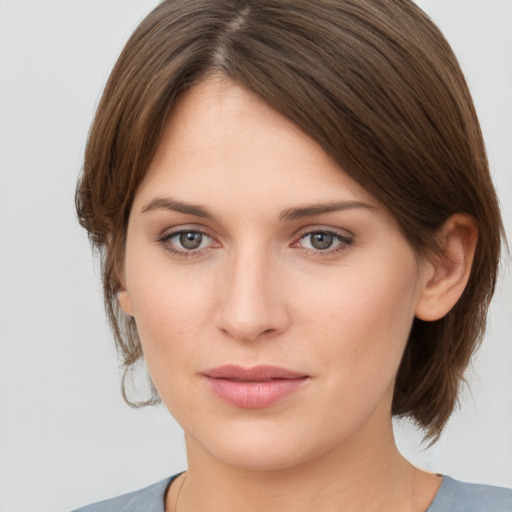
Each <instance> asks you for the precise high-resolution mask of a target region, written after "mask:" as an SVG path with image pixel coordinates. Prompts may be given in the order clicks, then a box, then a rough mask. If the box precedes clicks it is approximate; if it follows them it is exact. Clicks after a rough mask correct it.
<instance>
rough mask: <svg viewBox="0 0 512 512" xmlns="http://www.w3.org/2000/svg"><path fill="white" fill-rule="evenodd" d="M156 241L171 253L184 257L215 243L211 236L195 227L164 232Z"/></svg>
mask: <svg viewBox="0 0 512 512" xmlns="http://www.w3.org/2000/svg"><path fill="white" fill-rule="evenodd" d="M158 242H159V243H160V244H162V245H163V247H164V249H165V250H167V251H168V252H170V253H171V254H174V255H177V256H184V257H186V256H192V255H196V254H197V253H199V252H201V249H206V248H208V247H212V246H214V245H215V244H216V242H215V240H214V239H213V238H212V237H210V236H208V235H207V234H206V233H204V232H203V231H199V230H196V229H180V230H179V231H172V232H170V233H165V234H164V235H163V236H162V237H161V238H159V240H158Z"/></svg>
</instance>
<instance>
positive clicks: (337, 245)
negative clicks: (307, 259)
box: [297, 230, 353, 254]
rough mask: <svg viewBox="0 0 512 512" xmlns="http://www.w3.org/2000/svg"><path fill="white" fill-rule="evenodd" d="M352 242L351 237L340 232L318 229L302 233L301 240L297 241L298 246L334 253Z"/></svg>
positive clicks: (317, 251)
mask: <svg viewBox="0 0 512 512" xmlns="http://www.w3.org/2000/svg"><path fill="white" fill-rule="evenodd" d="M352 242H353V241H352V239H351V238H349V237H347V236H344V235H342V234H340V233H336V232H334V231H328V230H317V231H310V232H308V233H305V234H304V235H302V236H301V237H300V240H299V242H297V246H299V247H302V248H304V249H306V250H308V251H313V252H315V253H321V252H323V253H328V254H333V253H337V252H339V251H342V250H345V249H347V248H348V246H349V245H351V244H352Z"/></svg>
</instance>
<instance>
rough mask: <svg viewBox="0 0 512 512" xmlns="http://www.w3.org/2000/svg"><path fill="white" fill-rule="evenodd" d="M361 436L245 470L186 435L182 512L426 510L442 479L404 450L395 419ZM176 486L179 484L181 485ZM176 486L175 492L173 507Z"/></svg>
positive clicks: (171, 498) (171, 499) (170, 501)
mask: <svg viewBox="0 0 512 512" xmlns="http://www.w3.org/2000/svg"><path fill="white" fill-rule="evenodd" d="M357 437H362V439H352V440H350V442H347V443H344V445H343V446H335V447H329V449H328V450H326V451H325V453H323V454H320V455H318V456H317V457H316V458H314V459H311V458H309V459H308V460H307V461H304V462H303V463H299V464H295V465H293V467H283V468H281V469H271V470H268V469H254V468H240V467H239V466H234V465H231V464H227V463H225V462H223V461H220V460H218V459H216V458H214V457H212V456H211V455H210V454H208V453H207V452H205V451H204V449H203V448H202V447H201V446H200V445H198V444H197V443H196V442H195V441H194V440H193V439H190V438H187V440H186V441H187V453H188V459H189V470H188V471H187V479H186V485H184V486H183V488H182V489H181V491H182V492H180V497H179V504H178V507H177V508H178V512H189V511H195V510H201V511H205V512H217V511H219V512H220V511H222V512H235V511H237V512H238V511H239V510H244V511H248V512H260V511H265V512H266V511H268V510H279V511H281V512H288V511H290V512H291V511H292V510H293V512H303V511H304V512H306V511H308V512H309V511H311V510H315V511H318V512H323V511H329V512H332V511H341V510H364V511H367V512H371V511H379V512H387V511H390V512H391V511H393V512H397V511H404V512H405V511H407V512H410V511H414V512H416V510H421V511H424V510H426V509H427V508H428V505H429V503H430V502H431V501H432V499H433V497H434V495H435V492H436V491H437V489H438V487H439V485H440V480H439V479H437V478H435V479H434V478H433V477H432V476H431V475H427V474H425V473H422V472H419V471H418V470H417V469H415V468H414V467H413V466H411V465H410V464H409V463H408V462H407V461H406V460H405V459H404V458H403V457H402V456H401V455H400V453H399V452H398V450H397V448H396V445H395V442H394V437H393V432H392V427H391V423H390V425H389V430H388V431H387V432H384V433H383V435H382V436H381V437H379V439H368V438H366V439H365V438H364V433H362V432H358V434H357ZM175 487H176V486H175ZM176 491H177V490H176V489H174V492H170V493H169V496H168V507H167V510H168V511H172V510H174V508H173V507H174V505H175V501H176V498H177V494H176Z"/></svg>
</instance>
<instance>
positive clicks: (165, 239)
mask: <svg viewBox="0 0 512 512" xmlns="http://www.w3.org/2000/svg"><path fill="white" fill-rule="evenodd" d="M187 233H194V234H199V235H201V236H203V237H207V238H210V239H211V240H214V239H213V237H211V236H210V235H209V234H208V233H206V232H205V231H203V230H201V229H179V230H177V231H172V232H170V233H164V234H163V235H162V236H160V237H159V238H158V239H157V242H158V243H159V244H160V245H162V247H163V248H164V249H165V250H166V251H167V252H169V253H170V254H172V255H173V256H177V257H179V258H191V257H198V256H200V255H201V254H202V252H203V250H204V248H202V249H190V250H186V249H183V250H179V249H176V248H175V247H173V246H172V245H171V243H170V240H172V239H173V238H175V237H177V236H180V235H183V234H187ZM317 234H322V235H328V236H332V237H333V240H334V241H336V242H338V243H337V245H335V247H334V248H332V249H331V248H327V249H325V250H321V249H310V248H306V247H303V248H302V249H303V250H304V252H305V253H306V254H307V255H308V256H315V257H329V256H335V255H337V254H340V253H342V252H344V251H346V250H347V249H348V248H349V247H350V246H351V245H352V244H353V243H354V240H353V238H351V237H349V236H345V235H342V234H340V233H338V232H336V231H332V230H328V229H315V230H310V231H307V232H305V233H303V234H301V235H300V236H299V238H298V240H297V241H296V242H293V243H292V244H291V247H300V246H298V245H297V244H299V242H300V241H302V240H304V239H305V238H307V237H310V236H313V235H317ZM202 242H203V241H201V243H202Z"/></svg>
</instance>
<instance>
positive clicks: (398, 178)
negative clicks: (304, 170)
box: [76, 0, 504, 440]
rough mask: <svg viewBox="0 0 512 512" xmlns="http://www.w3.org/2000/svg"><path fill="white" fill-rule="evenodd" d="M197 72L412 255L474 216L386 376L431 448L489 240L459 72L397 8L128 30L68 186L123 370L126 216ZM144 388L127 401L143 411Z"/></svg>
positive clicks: (478, 151)
mask: <svg viewBox="0 0 512 512" xmlns="http://www.w3.org/2000/svg"><path fill="white" fill-rule="evenodd" d="M213 74H220V75H223V76H225V77H228V78H229V79H231V80H232V81H234V82H236V83H238V84H240V85H241V86H243V87H245V88H247V89H248V90H250V91H252V92H253V93H255V94H257V95H258V96H259V97H260V98H262V99H263V100H264V101H265V102H266V103H267V104H268V105H270V106H271V107H272V108H274V109H275V110H276V111H278V112H279V113H281V114H282V115H283V116H285V117H286V118H288V119H290V120H291V121H292V122H293V123H295V125H297V126H298V127H299V128H300V129H301V130H303V131H304V132H305V133H306V134H307V135H309V136H310V137H311V138H312V139H314V140H315V141H316V142H318V143H319V144H320V145H321V147H322V148H323V149H324V150H325V151H326V152H327V153H328V154H329V155H330V156H331V157H332V158H333V159H334V160H335V161H336V162H337V163H338V164H339V167H340V169H342V170H343V171H344V172H346V173H347V174H348V175H349V176H350V177H351V178H353V179H354V180H355V181H356V182H358V183H359V184H360V185H362V186H363V187H364V188H365V189H366V190H368V191H369V192H370V193H371V194H373V195H374V196H375V197H376V198H377V199H378V200H380V201H381V202H382V203H383V204H384V205H386V206H387V207H388V208H389V210H390V211H391V212H392V214H393V215H394V216H395V217H396V219H397V221H398V223H399V225H400V227H401V230H402V232H403V234H404V236H405V237H406V239H407V240H408V242H409V243H410V245H411V247H412V248H413V249H414V250H415V252H416V253H417V255H419V256H421V257H429V258H433V257H435V256H436V254H439V253H440V251H441V248H440V247H438V246H437V244H436V231H437V230H438V229H439V228H440V227H441V226H442V224H443V223H444V222H445V221H446V220H447V218H448V217H449V216H450V215H452V214H454V213H463V214H466V215H469V216H471V217H472V218H473V219H474V221H475V222H476V225H477V227H478V230H479V240H478V244H477V247H476V254H475V259H474V263H473V268H472V272H471V276H470V279H469V282H468V285H467V287H466V289H465V291H464V293H463V295H462V297H461V298H460V300H459V301H458V303H457V304H456V305H455V307H454V308H453V309H452V310H451V311H450V312H449V313H448V314H447V315H446V316H445V317H444V318H442V319H440V320H437V321H434V322H424V321H421V320H419V319H415V320H414V323H413V327H412V330H411V333H410V336H409V340H408V343H407V347H406V350H405V354H404V356H403V360H402V362H401V366H400V368H399V372H398V376H397V380H396V387H395V393H394V398H393V409H392V412H393V414H394V415H398V416H409V417H411V418H412V419H414V420H415V421H416V422H417V424H418V425H419V426H421V427H422V428H423V429H424V430H425V431H426V438H430V439H431V440H436V439H437V438H438V436H439V434H440V433H441V431H442V429H443V427H444V425H445V423H446V421H447V419H448V418H449V416H450V414H451V413H452V411H453V409H454V406H455V404H456V402H457V395H458V390H459V387H460V383H461V381H462V380H463V373H464V370H465V369H466V367H467V365H468V363H469V360H470V357H471V355H472V353H473V352H474V350H475V349H476V347H477V346H478V344H479V342H480V340H481V338H482V335H483V333H484V329H485V321H486V314H487V309H488V305H489V302H490V299H491V296H492V294H493V291H494V287H495V283H496V276H497V270H498V266H499V256H500V244H501V241H502V237H503V238H504V231H503V225H502V221H501V216H500V211H499V207H498V201H497V197H496V193H495V190H494V188H493V185H492V182H491V178H490V174H489V169H488V162H487V157H486V153H485V147H484V142H483V138H482V134H481V131H480V127H479V123H478V119H477V116H476V113H475V109H474V106H473V102H472V100H471V96H470V92H469V90H468V87H467V84H466V81H465V79H464V76H463V74H462V72H461V69H460V67H459V64H458V62H457V59H456V57H455V55H454V54H453V52H452V50H451V48H450V46H449V45H448V43H447V41H446V40H445V38H444V37H443V35H442V34H441V33H440V31H439V29H438V28H437V27H436V26H435V25H434V23H433V22H432V21H431V20H430V19H429V18H428V17H427V16H426V15H425V13H423V12H422V11H421V10H420V9H419V8H418V7H417V6H416V5H415V4H414V3H413V2H412V1H410V0H166V1H164V2H162V3H161V4H160V5H159V6H157V7H156V8H155V9H154V10H153V12H151V13H150V14H149V15H148V16H147V17H146V18H145V19H144V20H143V21H142V23H141V24H140V25H139V26H138V28H137V29H136V30H135V32H134V34H133V35H132V36H131V38H130V39H129V41H128V42H127V44H126V46H125V48H124V50H123V51H122V53H121V55H120V57H119V59H118V61H117V63H116V65H115V67H114V69H113V71H112V74H111V75H110V78H109V80H108V83H107V85H106V88H105V91H104V93H103V96H102V98H101V101H100V103H99V105H98V109H97V112H96V116H95V119H94V122H93V124H92V127H91V130H90V133H89V138H88V142H87V147H86V151H85V161H84V166H83V173H82V176H81V178H80V180H79V183H78V187H77V193H76V207H77V212H78V217H79V220H80V223H81V225H82V226H83V227H85V229H86V230H87V231H88V233H89V237H90V240H91V242H92V244H93V246H94V247H96V248H97V249H98V250H99V252H100V255H101V265H102V277H103V286H104V294H105V303H106V310H107V313H108V317H109V320H110V323H111V325H112V328H113V331H114V334H115V339H116V343H117V346H118V348H119V351H120V354H121V356H122V361H123V367H124V368H125V377H126V371H127V370H130V369H131V368H132V367H133V365H134V364H135V363H136V362H138V361H140V360H142V359H143V353H142V349H141V345H140V341H139V338H138V335H137V329H136V325H135V321H134V319H133V318H131V317H128V316H126V315H124V313H122V311H121V310H120V307H119V304H118V300H117V294H118V292H119V291H120V289H121V282H120V275H121V272H120V270H121V269H122V267H123V259H124V248H125V239H126V230H127V223H128V218H129V215H130V208H131V205H132V202H133V199H134V195H135V193H136V191H137V188H138V186H139V184H140V183H141V180H142V179H143V177H144V175H145V173H146V170H147V169H148V166H149V164H150V162H151V160H152V157H153V155H154V153H155V150H156V148H157V146H158V144H159V141H160V138H161V134H162V130H163V128H164V125H165V123H166V121H167V119H168V118H169V115H172V113H173V108H174V106H175V105H176V102H177V100H178V99H179V98H180V96H181V95H182V94H183V93H184V92H185V91H187V90H188V89H190V88H191V87H193V86H194V84H197V83H198V82H200V81H201V80H204V79H205V78H207V77H209V76H211V75H213ZM340 172H341V171H340ZM255 179H257V176H255ZM124 384H125V379H123V396H124V397H125V399H126V400H127V402H128V403H130V401H129V400H128V398H127V395H126V391H125V387H124ZM153 393H154V394H153V397H152V398H151V399H150V400H147V401H146V402H138V403H136V404H134V403H131V405H144V404H149V403H156V402H158V396H157V395H156V391H155V390H154V388H153Z"/></svg>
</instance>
